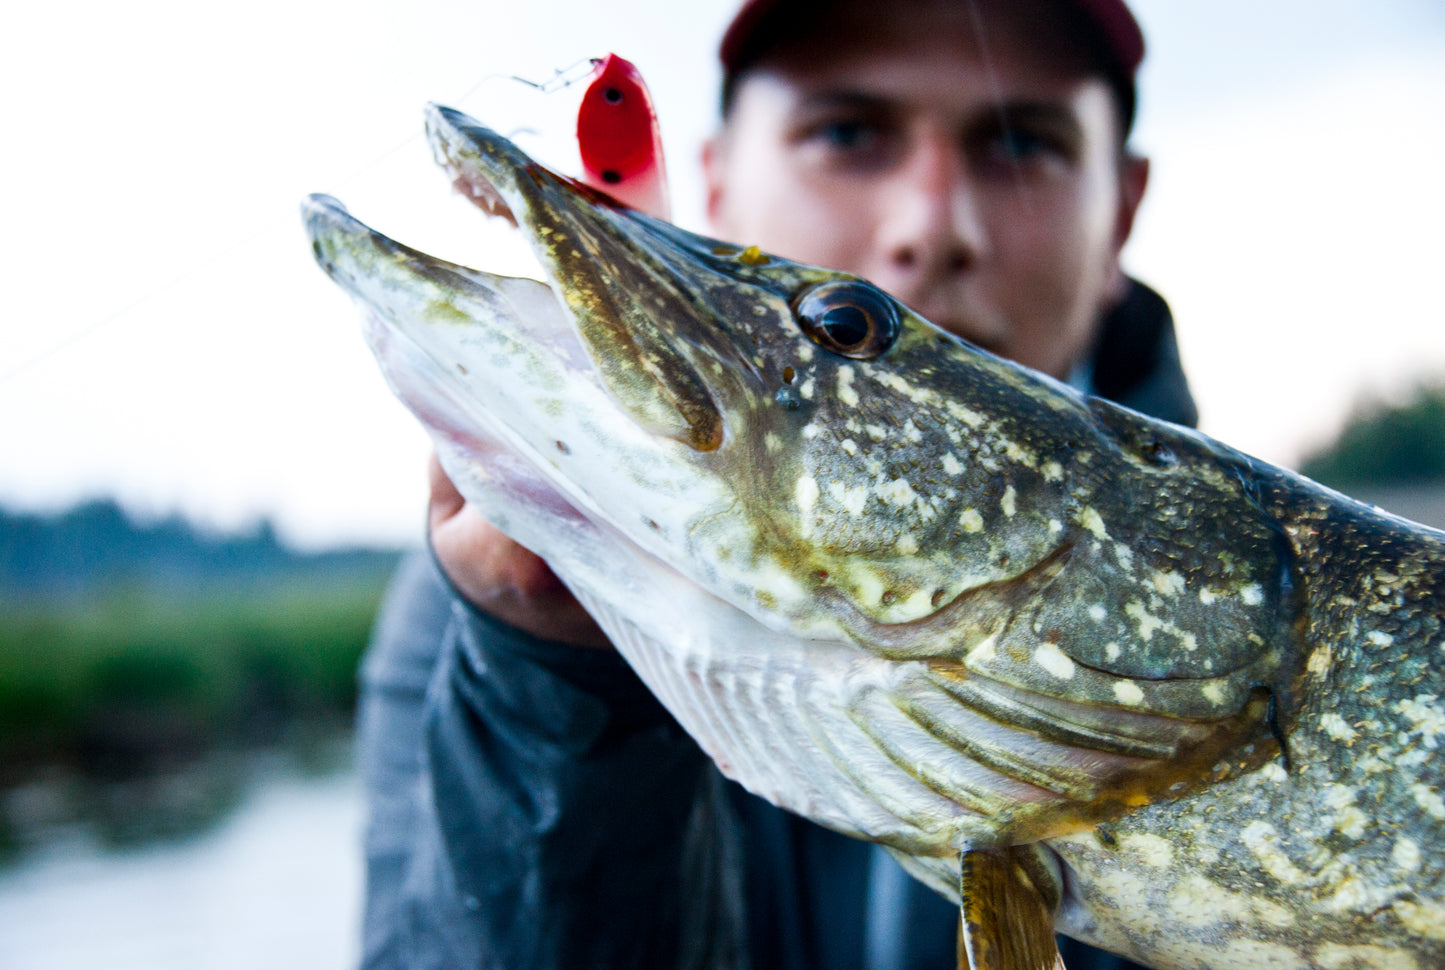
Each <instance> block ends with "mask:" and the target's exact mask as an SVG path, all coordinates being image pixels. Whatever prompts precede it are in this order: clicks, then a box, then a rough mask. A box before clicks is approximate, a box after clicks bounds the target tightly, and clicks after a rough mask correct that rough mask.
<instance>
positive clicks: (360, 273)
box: [305, 108, 1445, 968]
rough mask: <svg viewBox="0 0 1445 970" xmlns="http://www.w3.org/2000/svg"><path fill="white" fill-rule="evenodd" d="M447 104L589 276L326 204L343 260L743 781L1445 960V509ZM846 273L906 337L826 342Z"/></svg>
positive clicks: (1114, 940)
mask: <svg viewBox="0 0 1445 970" xmlns="http://www.w3.org/2000/svg"><path fill="white" fill-rule="evenodd" d="M428 125H429V132H430V135H431V138H432V143H433V147H434V150H435V152H436V154H437V156H438V160H439V161H440V162H441V163H442V164H443V165H444V166H445V167H446V168H447V169H448V171H449V172H450V173H451V174H452V176H453V178H454V180H455V182H456V184H457V186H458V187H459V188H460V189H461V190H462V191H464V192H465V193H466V194H468V195H469V196H471V197H472V198H473V199H474V200H475V201H477V202H478V203H479V204H481V205H482V207H483V208H485V209H487V210H488V211H492V212H500V213H504V214H506V215H509V216H510V217H511V218H513V219H514V220H515V221H516V222H518V223H519V225H520V226H521V228H522V229H523V231H524V233H525V235H526V236H527V238H528V241H529V242H530V243H531V244H532V247H533V250H534V252H535V253H536V254H537V256H538V259H539V261H540V262H541V264H542V266H543V269H544V271H545V272H546V274H547V276H548V278H549V281H550V284H551V286H550V288H549V287H547V286H545V285H543V284H541V283H535V282H530V281H522V280H511V279H506V278H502V277H496V276H492V275H491V274H487V273H483V272H481V271H478V270H472V269H468V268H465V267H460V266H456V265H454V264H449V263H446V262H444V261H442V260H438V259H435V258H433V257H430V256H427V255H425V254H423V253H420V252H418V251H416V250H411V249H408V248H407V247H404V246H402V245H400V244H398V243H395V242H392V241H391V240H389V239H386V238H385V237H384V236H381V235H379V234H377V233H375V232H373V231H372V230H370V229H368V228H366V227H365V226H363V225H361V224H360V223H359V222H357V221H356V220H354V219H352V218H351V217H350V215H349V214H347V213H346V212H345V210H344V208H342V207H341V206H340V204H339V203H337V202H335V200H330V199H326V198H324V197H313V199H312V200H310V201H309V202H308V203H307V205H306V206H305V218H306V222H307V227H308V231H309V233H310V235H311V238H312V245H313V251H314V253H315V255H316V258H317V259H318V261H319V262H320V263H321V265H322V267H323V268H324V269H325V270H326V271H327V273H328V274H329V275H330V276H331V277H332V278H333V279H334V280H335V281H336V282H337V283H338V284H340V285H341V286H342V287H343V288H345V289H346V290H348V291H349V292H350V293H351V294H352V295H353V297H354V298H355V299H356V300H357V301H358V302H360V303H361V304H362V305H363V306H364V307H365V308H366V311H367V314H368V317H369V319H370V321H371V322H370V325H369V337H370V339H371V342H372V346H373V350H374V351H375V352H376V355H377V358H378V361H379V362H380V364H381V366H382V369H383V371H384V373H385V374H386V375H387V378H388V380H389V381H390V382H391V384H392V386H393V388H394V390H396V392H397V394H398V395H399V396H400V397H401V398H402V399H403V400H404V401H405V402H406V403H407V404H408V406H409V407H411V408H412V410H413V411H414V412H415V413H416V414H417V415H418V417H420V418H421V419H422V421H423V422H424V423H425V424H426V425H427V426H428V428H429V430H430V431H431V432H432V434H433V438H434V440H435V441H436V443H437V448H438V452H439V454H440V456H441V458H442V460H443V463H444V464H445V465H446V467H447V470H448V472H449V474H450V475H451V476H452V478H453V480H454V481H456V482H457V483H458V486H459V487H460V488H461V489H462V490H463V492H464V493H466V495H467V496H468V498H469V499H470V500H471V501H473V502H474V503H475V504H477V505H478V507H479V508H481V509H482V510H483V511H484V512H485V514H487V515H488V516H489V517H490V518H491V519H492V520H493V521H494V522H496V523H497V524H498V525H499V526H501V527H502V528H504V529H505V530H507V531H508V532H509V533H511V534H512V535H513V536H514V537H515V538H517V539H518V540H519V541H521V542H523V543H524V544H526V545H528V546H530V547H531V548H533V549H535V550H537V551H538V552H540V553H541V554H543V555H544V556H545V557H546V558H547V559H548V560H549V561H550V562H551V563H552V564H553V566H554V568H556V569H557V571H558V573H559V575H561V576H562V578H563V579H564V580H565V581H566V582H567V583H568V585H569V586H570V587H571V588H572V589H573V590H574V592H576V593H577V594H578V596H579V598H580V599H581V600H582V601H583V603H584V605H586V606H587V607H588V608H589V610H591V611H592V612H593V613H594V615H595V616H597V618H598V620H599V622H601V623H602V625H603V627H604V629H606V630H607V632H608V633H609V635H610V636H611V637H612V638H613V640H614V642H615V643H616V644H617V646H618V649H619V650H621V651H622V652H623V654H624V655H625V656H626V657H627V658H628V660H629V661H630V662H631V663H632V664H633V665H634V666H635V667H636V668H637V670H638V671H639V673H640V674H641V676H642V677H643V679H644V680H645V681H646V682H647V683H648V685H649V686H650V687H651V688H652V689H653V690H654V691H655V692H656V693H657V694H658V696H659V697H660V698H661V699H662V700H663V702H664V703H665V704H667V705H668V707H669V708H670V709H671V710H672V711H673V713H674V714H675V715H676V716H677V718H678V720H679V721H680V722H681V723H682V724H683V726H684V727H685V728H687V730H688V731H689V732H690V733H692V734H693V736H694V737H696V738H697V739H698V741H699V743H700V744H701V745H702V747H703V748H704V750H706V751H707V752H708V754H709V755H710V756H712V757H713V758H714V760H716V761H717V763H718V764H719V766H720V767H721V768H722V770H723V771H724V772H725V773H727V774H729V775H730V776H731V777H734V778H736V779H738V780H739V781H740V782H742V783H743V784H744V785H746V786H747V787H749V788H750V789H751V790H753V791H755V792H757V793H759V794H761V795H763V796H764V797H767V798H769V799H770V800H772V801H774V802H775V803H777V804H779V805H782V806H784V807H786V808H789V809H791V810H794V811H797V812H799V813H802V814H804V815H807V816H809V817H811V818H813V819H815V820H817V821H819V822H821V823H822V824H825V825H828V826H830V827H832V828H834V829H837V830H839V831H842V832H846V833H849V834H852V835H855V836H858V837H861V838H867V839H871V840H874V841H877V842H880V843H882V844H884V845H886V846H887V847H889V848H890V850H892V851H893V852H894V853H895V854H896V855H897V856H898V857H899V858H900V860H901V861H902V862H903V863H904V865H905V866H906V867H907V868H908V869H909V870H910V871H911V872H913V873H914V874H915V875H916V876H918V877H919V878H921V879H923V880H925V881H926V882H928V883H929V884H930V885H932V886H933V887H935V888H936V889H938V890H939V891H940V892H942V893H944V894H946V895H948V896H950V897H952V898H956V899H957V898H960V896H962V897H963V902H964V903H965V912H966V913H968V914H971V915H970V917H969V918H970V920H975V921H976V922H978V923H979V924H980V925H986V924H989V923H991V922H997V921H1001V920H1005V919H1007V918H1008V916H1009V915H1010V914H1007V913H1000V912H998V911H997V907H992V908H991V907H990V904H989V901H988V900H987V899H982V900H981V899H979V898H976V897H974V896H972V895H970V887H969V885H968V884H967V881H966V874H967V873H968V872H970V871H987V872H990V873H993V874H994V875H997V873H998V872H1000V871H1005V875H1007V873H1008V872H1013V873H1015V874H1016V877H1015V881H1014V884H1015V885H1024V886H1026V887H1027V890H1026V891H1027V892H1030V893H1036V894H1037V900H1038V903H1039V906H1038V907H1037V909H1038V911H1039V912H1043V913H1050V914H1052V922H1053V924H1054V925H1055V926H1057V927H1058V928H1059V929H1061V930H1062V931H1064V932H1067V933H1070V934H1071V935H1074V936H1077V937H1079V938H1081V939H1084V940H1087V941H1090V942H1095V943H1099V944H1101V945H1104V946H1106V947H1109V948H1111V949H1114V950H1116V951H1118V952H1122V953H1125V954H1127V955H1129V956H1131V957H1132V958H1134V959H1136V960H1138V961H1139V962H1142V963H1146V964H1150V965H1154V966H1158V967H1205V966H1207V967H1251V968H1253V967H1258V966H1261V965H1269V966H1282V967H1354V966H1401V967H1412V966H1413V967H1421V968H1424V967H1431V966H1439V965H1445V940H1442V938H1441V931H1440V929H1439V927H1441V926H1445V919H1442V916H1445V913H1442V906H1445V903H1442V899H1445V881H1442V877H1441V872H1440V864H1439V862H1438V861H1437V859H1436V852H1435V847H1437V846H1439V845H1441V844H1445V842H1442V838H1445V805H1442V801H1441V799H1442V795H1445V782H1442V774H1441V769H1440V766H1439V762H1438V760H1437V759H1436V757H1435V751H1436V745H1437V742H1438V738H1439V735H1440V734H1441V733H1445V713H1442V707H1445V705H1442V704H1441V698H1442V697H1445V690H1442V685H1441V684H1440V683H1439V678H1440V674H1439V670H1440V666H1441V665H1440V653H1441V651H1442V649H1445V640H1442V632H1441V629H1440V626H1441V622H1442V619H1441V618H1442V616H1445V536H1442V534H1441V533H1438V532H1435V531H1433V530H1429V529H1426V528H1424V527H1422V526H1417V525H1414V524H1411V523H1406V522H1403V521H1401V520H1398V519H1393V518H1390V517H1388V516H1386V515H1383V514H1381V513H1379V512H1377V511H1375V510H1371V509H1369V508H1367V507H1365V506H1362V505H1359V504H1358V503H1354V502H1352V501H1351V500H1349V499H1347V498H1345V497H1343V496H1340V495H1338V494H1336V493H1333V492H1330V491H1329V490H1327V489H1324V488H1322V487H1320V486H1318V485H1315V484H1314V483H1311V482H1309V481H1307V480H1305V479H1303V478H1300V477H1298V476H1296V475H1293V474H1291V473H1289V472H1286V471H1283V470H1280V469H1276V468H1273V467H1271V466H1268V465H1265V464H1263V463H1260V462H1258V461H1256V460H1254V459H1252V458H1249V457H1248V456H1246V455H1243V454H1241V453H1239V452H1236V451H1234V450H1232V449H1230V448H1228V447H1226V446H1224V445H1222V444H1220V443H1218V442H1215V441H1212V440H1211V439H1209V438H1207V437H1204V436H1202V435H1199V434H1197V433H1195V432H1192V431H1189V430H1187V429H1182V428H1177V427H1174V426H1171V425H1167V424H1163V423H1160V422H1156V421H1152V420H1150V419H1148V418H1144V417H1142V416H1140V415H1137V414H1134V413H1133V412H1130V411H1127V410H1125V409H1122V408H1119V407H1116V406H1114V405H1111V404H1108V403H1107V402H1103V401H1099V400H1094V399H1089V398H1085V397H1082V396H1080V395H1078V394H1077V393H1075V392H1073V391H1072V390H1070V389H1068V388H1066V387H1064V386H1062V385H1060V384H1058V383H1057V382H1055V381H1052V380H1050V379H1048V378H1046V377H1042V376H1041V375H1038V374H1035V373H1032V372H1030V371H1028V370H1026V369H1024V368H1022V367H1019V366H1017V365H1015V364H1012V363H1010V362H1007V361H1003V360H1000V359H998V358H995V357H992V356H990V355H988V354H986V353H983V352H981V351H979V350H977V349H976V348H974V347H972V346H970V345H968V344H966V343H964V342H962V341H960V340H958V339H957V338H954V337H952V336H950V335H948V334H946V333H944V332H942V331H940V330H938V329H937V328H935V327H933V326H932V325H931V324H929V323H928V322H927V321H925V320H922V319H921V318H919V317H918V316H917V315H915V314H913V313H912V312H911V311H909V310H908V309H907V308H906V307H903V306H901V305H898V304H896V303H894V302H892V301H891V300H889V299H888V298H887V297H884V296H882V295H881V294H878V293H877V292H876V291H874V290H872V289H871V288H869V287H868V286H867V284H866V283H864V282H862V281H858V280H856V278H853V277H849V276H847V275H846V274H839V273H835V272H832V271H828V270H822V269H818V268H815V267H808V266H801V265H798V264H794V263H790V262H788V261H786V260H782V259H779V258H776V257H770V256H768V255H766V254H762V253H759V252H758V251H757V250H756V249H754V248H751V247H745V246H738V245H731V244H727V243H721V242H718V241H716V240H709V239H704V238H702V237H698V236H694V235H692V234H689V233H686V232H683V231H682V230H679V229H676V228H675V227H672V226H669V225H667V224H666V223H662V222H659V221H657V220H654V219H649V218H648V217H646V216H643V215H640V214H638V213H634V212H631V211H629V210H625V209H622V208H619V207H617V206H616V205H615V204H613V203H611V202H610V201H609V200H607V199H605V198H603V197H601V196H599V195H597V194H596V193H592V192H590V191H589V190H587V189H586V188H585V187H582V186H579V185H577V184H575V183H572V182H570V181H569V180H566V179H564V178H561V177H559V176H556V175H554V174H553V173H551V172H548V171H547V170H545V169H543V168H541V167H540V166H538V165H536V164H535V163H534V162H532V161H531V160H530V159H528V158H527V157H526V156H525V155H523V154H522V153H521V152H520V151H518V150H517V149H516V148H515V146H512V145H511V144H510V143H508V142H506V140H505V139H502V138H500V137H498V136H496V135H495V134H494V133H491V132H489V131H486V130H485V129H483V128H481V127H480V126H478V125H476V124H475V122H472V121H471V120H470V119H467V118H465V117H464V116H461V115H459V114H457V113H455V112H451V111H448V110H446V109H440V108H434V109H433V110H432V112H431V115H430V117H429V120H428ZM827 287H832V288H836V292H839V293H844V294H854V295H857V294H860V293H861V294H863V295H864V296H865V297H866V299H864V302H865V303H867V304H868V305H869V306H874V307H877V306H882V307H884V311H883V313H884V315H885V316H887V317H888V318H889V319H890V320H891V321H892V323H890V324H889V328H888V339H887V340H885V341H880V342H879V345H878V346H877V347H876V348H872V349H871V350H870V351H869V352H868V353H853V354H852V355H851V356H850V355H847V354H843V353H839V352H835V351H836V349H837V348H836V347H832V346H830V345H828V344H827V343H826V342H825V341H821V340H820V338H819V337H818V334H817V333H816V332H815V330H812V329H809V327H810V326H811V325H805V324H806V320H804V319H803V318H802V317H800V314H801V312H802V311H801V309H800V308H801V307H802V306H804V305H805V302H806V299H807V298H811V297H817V295H818V294H819V293H822V292H824V288H827ZM827 292H834V290H828V291H827ZM869 312H870V313H871V312H872V311H869ZM870 319H871V318H870ZM869 332H872V331H869ZM880 332H881V331H880ZM978 853H984V854H990V853H992V854H994V855H986V856H978V855H976V854H978ZM970 858H971V859H975V860H977V859H980V858H989V859H995V860H997V859H999V858H1003V859H1005V860H1006V861H1005V862H1004V863H1003V864H1002V867H1003V868H1002V870H1000V868H999V867H998V866H994V867H993V868H990V867H989V866H987V865H984V866H970V865H969V864H961V859H965V860H966V859H970ZM961 872H962V873H963V874H964V875H965V882H964V884H963V885H962V886H961V885H960V873H961ZM1017 873H1023V877H1022V878H1017ZM990 878H993V876H990ZM1003 881H1004V882H1007V881H1008V880H1007V878H1005V879H1004V880H1003ZM1050 929H1051V927H1048V926H1045V927H1044V928H1043V935H1044V936H1045V937H1047V934H1048V931H1049V930H1050ZM1003 965H1005V966H1009V965H1008V964H1003Z"/></svg>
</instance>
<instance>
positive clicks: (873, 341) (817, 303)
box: [793, 280, 900, 360]
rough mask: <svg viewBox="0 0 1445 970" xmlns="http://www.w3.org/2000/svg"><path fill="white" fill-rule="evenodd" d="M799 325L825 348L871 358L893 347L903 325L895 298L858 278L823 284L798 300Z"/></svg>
mask: <svg viewBox="0 0 1445 970" xmlns="http://www.w3.org/2000/svg"><path fill="white" fill-rule="evenodd" d="M793 313H794V315H795V316H796V317H797V320H798V326H800V327H801V328H802V329H803V332H804V333H805V334H807V335H808V337H809V338H811V339H812V341H813V342H814V343H816V344H817V345H818V346H820V347H822V348H823V349H824V350H828V351H831V352H833V353H835V354H839V355H841V356H843V357H851V358H853V359H854V360H868V359H870V358H873V357H877V356H878V355H879V354H881V353H883V352H884V351H886V350H887V349H888V348H889V347H891V346H893V342H894V341H895V340H897V339H898V332H899V329H900V325H899V322H898V310H897V308H896V307H895V306H894V304H893V301H892V300H890V299H888V297H886V296H884V295H883V294H882V293H880V292H879V291H878V290H877V289H876V288H874V287H873V286H870V285H869V284H867V283H864V282H862V281H859V280H838V281H834V282H830V283H821V284H819V285H817V286H814V287H812V288H811V289H808V290H805V291H804V292H803V294H802V295H801V296H800V297H799V298H798V299H797V300H796V301H795V303H794V307H793Z"/></svg>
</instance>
